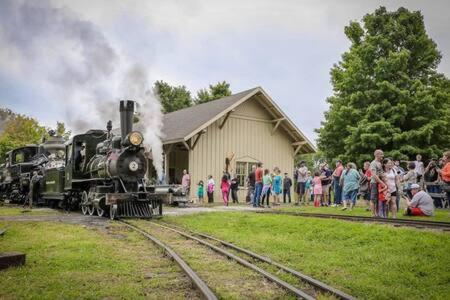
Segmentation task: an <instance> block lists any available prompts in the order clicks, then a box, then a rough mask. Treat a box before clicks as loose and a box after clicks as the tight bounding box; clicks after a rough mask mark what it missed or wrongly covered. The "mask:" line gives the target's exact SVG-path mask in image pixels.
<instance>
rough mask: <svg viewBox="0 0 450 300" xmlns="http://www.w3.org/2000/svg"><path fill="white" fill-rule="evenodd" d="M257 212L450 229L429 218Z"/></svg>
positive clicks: (445, 223) (447, 225)
mask: <svg viewBox="0 0 450 300" xmlns="http://www.w3.org/2000/svg"><path fill="white" fill-rule="evenodd" d="M255 213H260V214H278V215H290V216H297V217H310V218H323V219H340V220H350V221H358V222H371V223H384V224H393V225H400V226H409V227H417V226H421V227H426V228H437V229H443V230H450V223H448V222H439V221H427V220H406V219H387V218H386V219H385V218H379V217H367V216H349V215H338V214H324V213H301V212H290V211H273V210H271V211H255Z"/></svg>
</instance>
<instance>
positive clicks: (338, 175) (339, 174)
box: [333, 165, 344, 177]
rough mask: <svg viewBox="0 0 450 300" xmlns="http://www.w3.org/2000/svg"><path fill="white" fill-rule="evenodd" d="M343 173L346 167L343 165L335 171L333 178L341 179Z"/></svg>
mask: <svg viewBox="0 0 450 300" xmlns="http://www.w3.org/2000/svg"><path fill="white" fill-rule="evenodd" d="M342 171H344V167H343V166H342V165H340V166H339V167H337V168H336V169H335V170H334V172H333V176H336V177H341V175H342Z"/></svg>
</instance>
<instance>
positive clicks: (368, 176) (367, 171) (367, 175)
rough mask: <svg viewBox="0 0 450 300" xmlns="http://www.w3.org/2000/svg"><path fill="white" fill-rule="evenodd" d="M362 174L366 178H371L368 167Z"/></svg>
mask: <svg viewBox="0 0 450 300" xmlns="http://www.w3.org/2000/svg"><path fill="white" fill-rule="evenodd" d="M364 175H365V176H366V177H367V179H370V178H372V171H370V168H369V169H367V170H366V172H364Z"/></svg>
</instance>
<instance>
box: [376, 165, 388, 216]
mask: <svg viewBox="0 0 450 300" xmlns="http://www.w3.org/2000/svg"><path fill="white" fill-rule="evenodd" d="M380 179H381V181H382V182H381V183H378V216H379V217H380V218H387V205H386V202H387V199H389V198H390V197H391V195H390V194H389V193H388V191H387V189H388V187H387V177H386V175H384V174H382V175H380Z"/></svg>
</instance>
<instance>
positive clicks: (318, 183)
mask: <svg viewBox="0 0 450 300" xmlns="http://www.w3.org/2000/svg"><path fill="white" fill-rule="evenodd" d="M312 183H313V186H314V189H313V192H314V206H315V207H319V206H320V202H321V200H322V178H321V176H320V171H319V170H316V171H315V172H314V178H313V180H312Z"/></svg>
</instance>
